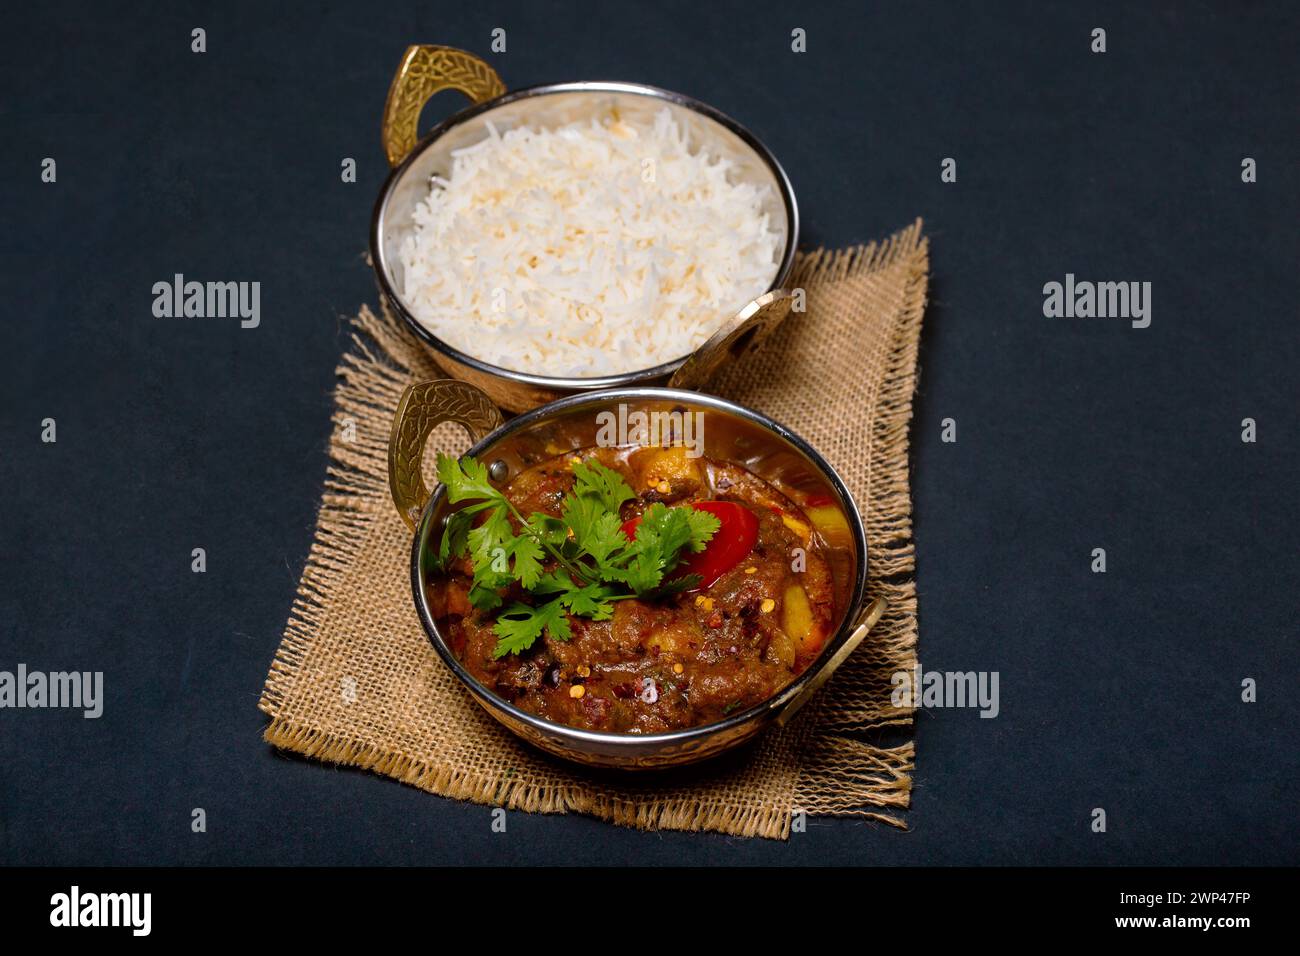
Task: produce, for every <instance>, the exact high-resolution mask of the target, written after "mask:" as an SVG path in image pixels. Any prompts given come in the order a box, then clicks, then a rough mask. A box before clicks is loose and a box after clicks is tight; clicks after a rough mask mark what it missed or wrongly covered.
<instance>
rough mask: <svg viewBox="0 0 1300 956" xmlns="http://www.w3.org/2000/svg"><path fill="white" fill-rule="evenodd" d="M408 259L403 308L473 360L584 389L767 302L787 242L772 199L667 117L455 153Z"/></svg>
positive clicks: (500, 141) (528, 135)
mask: <svg viewBox="0 0 1300 956" xmlns="http://www.w3.org/2000/svg"><path fill="white" fill-rule="evenodd" d="M452 155H453V160H452V169H451V172H450V175H449V176H448V178H447V180H446V181H445V183H440V184H438V185H437V186H434V187H433V188H432V189H431V191H430V193H429V196H428V198H427V199H425V200H424V201H422V202H421V203H419V204H418V205H417V206H416V208H415V212H414V221H415V229H414V232H413V234H412V235H410V236H408V237H407V239H406V241H405V242H404V243H403V245H402V248H401V259H402V265H403V267H404V270H405V289H404V298H405V300H406V303H407V305H408V307H409V308H410V309H411V311H412V313H413V314H414V315H415V317H416V318H417V319H418V320H419V321H420V322H421V324H423V325H424V326H425V327H426V328H427V329H429V330H430V331H431V332H433V334H435V335H436V336H438V337H439V338H441V339H442V340H444V341H445V342H447V343H449V344H450V345H452V346H453V347H455V348H457V349H460V350H461V351H463V352H466V353H468V354H469V355H472V356H474V357H476V358H479V359H482V360H484V361H487V362H491V363H492V364H494V365H499V366H502V367H504V368H508V369H513V370H515V371H523V372H532V373H535V374H539V375H563V376H574V377H591V376H597V375H608V374H615V373H618V372H628V371H634V370H636V369H643V368H649V367H651V366H654V365H659V364H661V363H663V362H668V361H671V360H673V359H677V358H680V357H682V356H683V355H686V354H687V353H688V352H690V351H692V350H693V349H695V348H696V347H698V346H699V345H700V344H701V343H703V342H704V340H705V339H707V338H708V337H709V335H710V334H712V333H713V332H714V331H715V330H716V329H717V328H718V327H719V325H721V324H722V323H723V322H724V321H726V319H728V318H729V317H730V316H731V315H733V314H734V313H735V312H736V311H737V310H738V309H740V308H741V307H742V306H744V305H745V304H746V303H747V302H749V301H750V300H751V299H753V298H755V297H757V296H759V295H761V294H762V293H763V292H764V291H766V289H767V288H768V286H769V285H770V284H771V282H772V280H773V278H774V277H775V275H776V271H777V265H778V257H779V255H780V254H781V251H782V248H781V237H780V235H779V234H778V233H777V232H776V231H775V230H773V229H772V228H771V227H770V225H769V223H768V216H767V215H766V214H765V213H764V212H763V211H762V210H763V207H764V204H765V202H766V201H767V200H768V198H769V196H768V194H769V193H770V189H769V188H768V187H767V186H755V185H752V184H747V183H736V182H731V181H730V179H729V176H728V173H729V171H730V170H731V167H732V165H733V164H732V163H730V162H729V161H726V160H723V159H720V158H712V157H710V156H709V155H707V154H706V153H705V152H702V151H701V152H691V151H690V148H689V146H688V143H687V141H686V136H685V135H684V133H683V132H682V130H681V128H680V127H679V126H678V125H677V123H676V122H675V121H674V120H673V118H672V115H671V114H670V113H669V111H668V110H667V109H664V110H662V111H661V112H660V113H659V114H658V115H657V116H656V117H655V120H654V125H653V126H652V127H644V126H643V127H635V126H631V125H629V124H628V123H627V122H626V121H623V120H620V119H617V118H615V117H614V116H612V115H611V116H608V117H605V118H603V119H601V120H592V121H591V122H589V123H574V124H571V125H567V126H561V127H558V128H556V129H552V130H534V129H528V128H519V129H512V130H509V131H507V132H505V133H498V131H497V130H496V128H495V127H493V126H492V125H491V123H489V124H488V136H487V138H486V139H484V140H483V141H482V142H480V143H477V144H476V145H474V146H471V147H469V148H466V149H461V150H457V151H456V152H454V153H453V154H452Z"/></svg>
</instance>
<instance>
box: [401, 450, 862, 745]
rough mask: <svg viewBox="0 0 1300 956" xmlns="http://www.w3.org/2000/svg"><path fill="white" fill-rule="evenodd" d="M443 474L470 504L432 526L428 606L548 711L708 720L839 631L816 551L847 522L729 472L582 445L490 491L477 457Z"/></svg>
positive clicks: (497, 684)
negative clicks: (435, 529) (436, 530)
mask: <svg viewBox="0 0 1300 956" xmlns="http://www.w3.org/2000/svg"><path fill="white" fill-rule="evenodd" d="M470 465H473V467H470ZM439 477H440V478H442V479H443V481H444V484H446V485H447V487H448V489H449V493H450V496H451V500H452V501H453V502H457V501H461V502H471V504H469V505H468V506H466V507H464V508H462V509H461V510H460V511H458V512H455V513H453V514H452V516H451V518H450V520H449V521H448V524H447V527H446V528H445V530H444V533H443V535H442V541H441V544H440V554H439V555H437V556H435V558H434V564H435V565H436V566H437V567H436V568H435V571H436V572H437V573H432V574H429V575H428V577H427V578H426V581H427V583H426V588H427V594H428V598H429V605H430V609H431V610H432V612H433V615H434V617H435V619H437V620H438V621H439V624H440V629H441V630H442V633H443V634H444V635H446V636H447V640H448V644H449V645H450V647H451V650H452V652H453V653H454V654H455V655H456V657H457V658H458V659H459V660H460V661H461V662H462V663H463V664H464V666H465V668H466V669H467V670H468V671H469V672H470V673H471V674H472V675H473V676H474V677H475V679H477V680H478V681H479V682H480V683H481V684H483V685H484V686H485V687H486V688H488V689H489V690H491V691H493V692H494V693H496V694H497V695H499V696H500V697H502V698H503V699H505V700H506V701H509V702H510V703H512V704H514V705H515V706H516V707H519V708H521V709H522V710H525V711H528V712H530V713H533V714H536V715H539V716H541V717H543V718H545V719H547V720H550V721H554V722H556V723H560V724H565V725H568V726H571V727H578V728H584V729H590V730H598V731H604V732H614V733H630V734H650V733H659V732H665V731H671V730H677V729H682V728H687V727H694V726H698V725H702V724H708V723H713V722H716V721H718V720H721V719H724V718H726V717H727V716H729V715H731V714H735V713H737V712H739V711H742V710H745V709H747V708H749V707H752V706H754V705H757V704H760V703H762V702H763V701H765V700H767V699H769V698H770V697H772V696H773V695H774V694H776V693H777V692H778V691H780V690H781V689H782V688H783V687H785V686H786V685H787V684H789V683H790V682H791V681H792V680H794V679H795V677H797V676H798V675H799V674H800V673H802V672H803V671H804V670H805V669H806V668H807V667H808V666H809V664H811V663H812V662H813V661H814V660H815V659H816V658H817V656H818V654H819V653H820V651H821V650H822V647H823V645H824V644H825V642H826V640H827V638H828V636H829V634H830V633H831V632H832V630H833V628H834V623H835V621H836V619H837V617H836V612H837V607H836V588H835V586H834V581H833V580H832V571H831V564H830V563H829V562H828V561H827V559H826V554H827V547H828V544H827V542H828V539H832V540H833V539H834V538H835V537H836V536H837V535H838V534H840V533H841V532H843V533H847V525H846V524H845V523H844V518H843V515H842V514H841V513H840V512H839V510H838V508H837V507H836V506H834V505H833V504H832V503H831V502H830V501H829V500H824V499H822V498H820V497H818V496H814V495H809V494H806V493H800V492H797V491H794V490H793V489H784V490H783V489H780V488H777V487H775V486H774V485H772V484H770V483H768V482H766V481H764V480H762V479H760V478H758V477H757V476H756V475H754V474H752V473H751V472H749V471H747V470H746V469H745V468H743V467H741V466H740V465H738V464H735V463H732V462H726V461H718V460H715V459H712V458H708V457H703V456H701V457H698V458H692V457H690V456H689V455H687V454H686V451H685V450H684V449H683V448H681V447H669V448H588V449H584V450H581V451H577V452H569V453H566V454H562V455H557V456H555V457H552V458H549V459H546V460H543V461H541V462H539V463H538V464H535V465H532V466H531V467H528V468H526V469H525V470H523V471H521V472H520V473H519V474H518V475H517V476H515V477H514V478H513V480H511V481H510V482H509V483H508V484H506V485H505V486H504V487H502V488H500V489H495V488H494V487H489V486H488V480H487V471H486V469H485V468H483V467H482V466H481V465H478V464H477V463H473V462H472V459H471V460H462V462H460V463H457V462H456V461H455V460H453V459H448V460H446V461H440V463H439ZM796 499H798V500H796ZM602 509H603V510H602ZM668 545H675V548H670V547H668Z"/></svg>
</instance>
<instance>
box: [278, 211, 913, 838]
mask: <svg viewBox="0 0 1300 956" xmlns="http://www.w3.org/2000/svg"><path fill="white" fill-rule="evenodd" d="M928 268H929V258H928V245H927V241H926V239H925V238H924V237H923V235H922V233H921V222H920V221H919V220H918V221H917V222H916V223H914V224H913V225H912V226H910V227H909V228H907V229H904V230H903V231H901V232H899V233H897V234H896V235H894V236H893V237H891V238H890V239H888V240H886V241H884V242H880V243H872V244H870V245H867V246H857V247H854V248H851V249H841V250H837V251H827V250H824V249H819V250H817V251H815V252H811V253H805V254H801V256H800V257H799V260H798V262H797V265H796V271H795V276H794V279H793V280H792V285H794V286H800V287H802V288H804V289H805V290H806V291H807V296H808V299H807V311H806V312H805V313H803V314H797V313H796V314H793V315H791V316H790V318H789V319H788V320H787V321H786V322H785V324H784V325H783V326H782V327H781V328H780V329H779V330H778V331H777V332H776V333H774V335H773V337H772V338H771V339H769V340H768V342H767V343H766V344H765V345H764V347H763V349H762V350H761V351H760V352H759V353H758V354H756V355H754V356H753V357H751V358H749V359H747V360H746V361H744V362H742V363H740V364H738V365H735V366H732V367H731V368H728V369H725V370H724V374H723V376H722V378H721V379H720V380H719V381H718V382H717V383H716V391H717V392H718V393H719V394H722V395H725V396H727V397H728V398H731V399H734V400H736V401H739V402H741V403H743V404H745V405H749V406H751V407H753V408H755V409H757V410H759V411H762V412H765V413H767V414H768V415H771V416H772V417H773V418H774V419H776V420H777V421H779V422H782V423H783V424H785V425H787V426H789V427H791V428H793V429H794V430H795V431H797V432H799V433H800V434H801V435H803V436H804V437H805V438H806V439H808V440H809V441H810V442H811V443H812V444H813V446H814V447H816V448H817V449H818V450H820V451H821V452H822V454H824V455H825V456H826V458H827V459H828V460H829V461H830V462H831V463H832V464H833V465H834V466H835V468H836V469H837V470H838V471H839V473H840V474H841V475H842V476H843V478H844V480H845V482H846V483H847V485H848V487H849V490H850V491H851V492H852V493H853V495H854V498H855V499H856V500H857V502H858V504H859V505H860V506H861V507H862V509H863V515H864V518H865V521H866V528H867V541H868V546H869V552H870V554H869V565H870V568H869V570H870V585H869V593H870V595H871V596H873V597H874V596H876V595H883V596H884V597H886V598H887V599H888V602H889V609H888V611H887V612H886V613H885V615H884V617H883V618H882V619H881V621H880V623H879V624H878V625H877V626H876V629H875V631H874V632H873V633H872V634H871V636H870V637H869V638H868V640H867V641H866V642H865V643H864V644H863V645H862V647H861V648H860V649H859V650H858V651H857V652H856V653H855V654H854V656H853V657H852V658H851V659H850V660H849V661H847V662H846V663H845V664H844V666H843V667H842V668H841V669H840V671H839V672H838V673H837V674H836V675H835V677H834V678H833V679H832V680H831V681H830V682H829V683H828V684H827V686H826V688H825V689H824V690H823V691H822V693H821V694H820V695H819V696H818V697H817V698H816V699H815V701H814V702H813V704H811V705H809V706H808V707H807V708H805V710H804V712H802V713H801V714H800V715H799V717H798V718H796V719H795V720H793V721H792V722H791V723H790V725H789V726H787V727H786V728H785V729H784V730H780V731H769V732H767V733H766V734H764V735H763V736H762V737H761V738H760V739H759V740H758V741H757V742H756V743H755V744H753V745H750V746H748V747H746V748H743V749H742V750H740V751H739V752H735V753H732V754H728V755H725V756H724V757H722V758H720V759H719V760H716V761H713V762H710V763H706V764H704V765H702V766H699V767H692V768H683V769H681V770H674V771H671V772H669V773H668V774H666V775H645V774H641V775H625V774H624V775H620V774H618V773H614V772H601V771H588V770H584V769H582V768H580V767H576V766H570V765H568V764H565V763H562V762H559V761H557V760H555V759H553V758H550V757H548V756H546V755H544V754H542V753H540V752H537V751H534V750H532V749H530V748H528V747H527V746H525V745H524V744H522V743H521V742H519V741H518V740H517V739H516V738H515V737H514V736H512V735H511V734H510V733H509V732H507V731H506V730H504V729H503V728H501V727H500V726H499V725H498V724H497V723H496V722H495V721H494V720H492V718H490V717H489V716H488V715H487V714H486V713H484V712H483V711H482V710H481V709H480V708H479V707H478V705H476V704H475V703H474V702H473V701H472V700H471V698H470V696H469V694H468V693H467V692H466V691H465V690H464V689H463V688H462V687H461V686H460V685H459V684H458V683H457V682H456V680H455V678H454V677H453V676H452V674H451V673H450V671H448V670H447V668H446V667H445V666H443V664H442V663H441V662H440V661H439V660H438V658H437V656H436V655H435V654H434V652H433V650H432V648H430V646H429V644H428V641H427V639H426V637H425V635H424V631H423V630H422V629H421V627H420V623H419V620H418V619H417V617H416V613H415V608H414V606H413V604H412V600H411V593H410V584H409V575H408V562H409V560H410V543H411V535H410V532H409V531H408V530H407V528H406V526H405V525H404V524H403V523H402V521H401V519H400V518H399V517H398V515H397V512H396V510H395V509H394V507H393V505H392V502H391V501H390V500H389V496H388V479H387V462H386V443H387V440H388V431H389V426H390V424H391V420H392V413H393V410H394V408H395V407H396V405H397V400H398V396H399V395H400V394H401V391H402V389H403V388H404V387H405V386H406V385H407V384H408V383H409V382H411V381H414V380H420V379H426V378H436V377H439V373H438V370H437V369H436V367H435V366H434V365H433V363H432V360H431V358H430V356H429V352H428V350H427V349H426V348H425V347H424V346H422V345H420V344H418V343H417V342H416V341H415V340H414V338H413V337H411V336H410V335H409V334H407V333H406V332H405V331H403V330H401V329H400V328H398V327H397V326H396V325H395V324H394V323H393V322H392V321H391V320H390V319H387V318H381V317H378V316H376V315H375V314H374V313H372V312H371V311H370V310H369V309H366V308H363V309H362V310H361V314H360V315H359V316H358V317H357V318H356V319H355V331H354V336H353V348H352V350H351V351H350V352H349V353H348V354H346V355H345V356H344V357H343V362H342V364H341V365H340V367H339V370H338V371H339V376H340V378H341V381H340V384H339V386H338V388H337V391H336V393H335V400H334V402H335V404H334V416H333V421H334V424H335V426H336V427H335V432H334V437H333V439H332V441H331V443H330V454H331V456H332V459H333V460H332V463H331V465H330V468H329V472H328V476H327V479H326V483H325V494H324V499H323V501H322V504H321V511H320V518H319V521H318V524H317V529H316V537H315V540H314V542H313V544H312V548H311V553H310V556H309V557H308V561H307V567H306V570H304V571H303V576H302V581H301V584H300V585H299V589H298V596H297V598H296V600H295V601H294V604H293V610H292V612H291V615H290V618H289V623H288V625H287V627H286V629H285V634H284V638H283V641H282V643H281V645H280V648H279V651H278V652H277V653H276V656H275V661H274V662H273V663H272V665H271V672H270V674H269V675H268V676H267V679H266V687H265V689H264V690H263V692H262V697H261V700H260V702H259V706H260V707H261V709H262V710H263V711H265V712H266V713H267V714H269V715H270V717H271V723H270V726H268V727H267V729H266V740H267V741H268V742H270V743H271V744H274V745H275V746H277V747H282V748H284V749H286V750H292V751H295V752H297V753H300V754H305V755H307V756H310V757H317V758H319V759H321V760H328V761H333V762H337V763H341V764H348V765H352V766H357V767H363V768H366V769H369V770H374V771H377V772H378V773H382V774H385V775H387V776H390V777H395V778H396V779H398V780H402V781H405V782H406V783H411V784H414V785H415V786H417V787H421V788H423V789H425V790H428V791H430V792H431V793H436V794H440V795H442V796H446V797H456V798H461V799H469V800H474V801H477V802H479V803H485V804H493V805H498V806H502V807H507V808H511V809H518V810H526V811H540V812H544V813H556V812H565V811H578V812H582V813H589V814H593V815H595V816H598V817H603V818H604V819H606V820H612V821H614V822H617V823H622V824H631V825H634V826H638V827H643V828H653V827H670V828H674V829H684V830H717V831H721V832H724V833H730V834H737V835H742V836H755V835H757V836H764V837H777V838H784V837H786V836H788V835H789V833H790V828H791V822H792V819H793V818H794V817H795V815H796V814H798V813H800V812H801V811H802V812H803V813H806V814H809V815H814V816H815V815H833V816H860V817H871V818H875V819H877V820H882V821H884V822H886V823H890V824H893V825H895V826H899V827H903V826H905V824H904V823H903V822H902V819H901V818H900V817H899V816H898V815H897V811H900V810H904V809H906V808H907V807H908V804H909V801H910V791H911V777H910V771H911V769H912V757H913V746H912V743H911V740H910V737H911V729H910V725H911V722H912V715H911V712H910V711H907V710H899V709H895V708H894V707H892V706H891V704H890V690H891V684H890V675H892V674H893V673H895V672H896V671H899V670H904V669H910V668H911V667H912V666H913V665H914V663H915V661H916V592H915V585H914V583H913V545H912V533H911V498H910V495H909V491H908V472H907V445H908V441H907V439H908V423H909V420H910V418H911V414H912V392H913V390H914V386H915V382H916V354H917V340H918V338H919V335H920V330H921V313H922V310H923V307H924V303H925V293H926V277H927V272H928ZM430 444H431V445H434V446H435V447H437V448H438V449H440V450H443V451H451V452H459V451H463V450H464V449H465V447H466V442H465V439H464V436H463V434H461V433H459V432H458V431H457V430H455V429H454V428H452V427H450V426H444V428H443V429H440V430H439V431H438V432H436V433H435V435H434V436H433V440H432V441H431V442H430ZM891 738H893V739H891Z"/></svg>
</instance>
